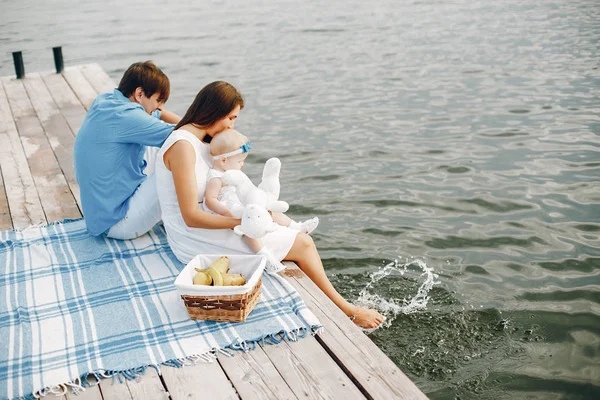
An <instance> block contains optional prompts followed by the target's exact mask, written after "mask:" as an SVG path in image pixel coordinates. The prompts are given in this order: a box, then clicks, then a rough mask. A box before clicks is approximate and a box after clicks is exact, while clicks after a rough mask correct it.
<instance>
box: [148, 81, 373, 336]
mask: <svg viewBox="0 0 600 400" xmlns="http://www.w3.org/2000/svg"><path fill="white" fill-rule="evenodd" d="M243 107H244V101H243V98H242V96H241V94H240V93H239V92H238V91H237V89H236V88H235V87H233V86H232V85H231V84H229V83H227V82H223V81H216V82H212V83H210V84H208V85H206V86H205V87H204V88H203V89H202V90H200V92H199V93H198V95H197V96H196V98H195V100H194V102H193V103H192V105H191V106H190V107H189V109H188V110H187V112H186V114H185V115H184V117H183V118H182V119H181V121H180V122H179V124H177V126H176V127H175V130H174V131H173V133H171V135H170V136H169V137H168V138H167V140H166V141H165V142H164V144H163V145H162V147H161V149H160V151H159V152H158V155H157V159H156V184H157V189H158V198H159V202H160V207H161V210H162V220H163V223H164V226H165V229H166V231H167V239H168V241H169V245H170V246H171V249H172V250H173V252H174V253H175V256H176V257H177V258H178V259H179V260H180V261H181V262H183V263H187V262H189V261H190V260H191V259H192V258H193V257H194V256H196V255H197V254H249V253H251V254H253V252H252V251H251V250H250V249H249V248H248V246H247V244H246V243H245V242H244V240H243V239H242V238H241V237H240V236H238V235H236V234H235V233H234V232H233V230H232V229H233V228H234V227H235V226H237V225H239V224H240V220H239V219H237V218H233V217H224V216H221V215H215V214H211V213H208V212H206V211H203V210H202V208H201V207H200V206H199V203H202V200H203V196H204V192H205V189H206V182H207V177H208V171H209V170H210V168H211V166H212V157H211V155H210V150H209V145H208V143H210V139H212V137H213V136H215V135H218V134H219V133H220V132H222V131H223V130H225V129H233V128H234V125H235V120H236V118H237V117H238V115H239V113H240V111H241V109H242V108H243ZM263 243H264V245H265V246H266V247H268V248H269V250H270V251H271V252H272V253H273V254H274V255H275V256H276V257H277V258H279V259H280V260H290V261H294V262H296V264H298V267H300V269H301V270H302V271H304V273H306V275H308V277H309V278H310V279H311V280H312V281H313V282H315V283H316V284H317V286H318V287H319V288H320V289H321V290H322V291H323V292H324V293H325V294H326V295H327V296H328V297H329V298H330V299H331V300H332V301H333V302H334V303H335V304H336V305H337V306H338V307H339V308H340V309H341V310H342V311H343V312H344V313H345V314H346V315H348V316H349V317H350V318H351V319H352V320H353V321H354V322H355V323H356V324H357V325H358V326H360V327H363V328H374V327H376V326H378V325H379V324H381V322H382V321H383V316H382V315H381V314H379V313H378V312H377V311H376V310H373V309H365V308H361V307H358V306H355V305H353V304H351V303H349V302H348V301H347V300H346V299H344V298H343V297H342V296H341V295H340V294H339V293H338V292H337V291H336V290H335V288H334V287H333V285H332V284H331V282H330V281H329V279H328V278H327V275H326V274H325V270H324V269H323V263H322V262H321V258H320V257H319V253H318V252H317V248H316V246H315V244H314V242H313V240H312V238H311V237H310V236H309V235H307V234H305V233H302V232H298V231H296V230H292V229H290V228H287V227H284V226H280V227H279V229H278V230H277V231H275V232H272V233H270V234H268V235H267V236H266V237H265V238H264V239H263Z"/></svg>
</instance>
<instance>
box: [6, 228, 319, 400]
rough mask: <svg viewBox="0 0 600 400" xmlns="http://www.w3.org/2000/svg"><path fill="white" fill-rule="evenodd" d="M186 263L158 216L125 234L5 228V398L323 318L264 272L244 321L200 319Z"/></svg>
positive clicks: (271, 335) (274, 334) (129, 372)
mask: <svg viewBox="0 0 600 400" xmlns="http://www.w3.org/2000/svg"><path fill="white" fill-rule="evenodd" d="M182 268H183V265H182V264H181V263H180V262H179V261H178V260H177V259H176V258H175V256H174V255H173V253H172V252H171V250H170V248H169V245H168V244H167V240H166V236H165V232H164V228H163V227H162V225H160V224H159V225H157V226H156V227H155V228H154V229H153V230H152V231H151V232H149V233H148V234H146V235H144V236H142V237H140V238H138V239H135V240H125V241H122V240H112V239H107V238H104V237H92V236H90V235H89V234H88V233H87V231H86V229H85V224H84V221H83V220H75V221H65V222H64V223H57V224H51V225H48V226H42V227H32V228H28V229H26V230H23V231H3V232H0V399H11V398H16V397H24V398H33V397H34V394H35V395H38V394H43V393H44V392H45V391H47V390H52V389H53V388H54V389H55V388H56V387H57V386H59V385H65V384H67V383H68V386H72V387H75V388H77V387H78V385H83V386H85V383H86V378H87V377H88V376H89V375H90V374H91V375H95V376H96V377H107V376H118V377H119V379H121V378H127V379H132V378H134V377H135V376H136V375H138V374H140V373H141V372H143V371H144V370H145V369H146V368H147V367H148V366H154V367H157V368H158V367H160V366H161V365H168V366H181V365H183V362H184V361H186V360H194V359H198V358H203V357H207V356H208V355H210V354H211V351H213V352H214V351H215V350H217V349H236V350H237V349H240V348H241V349H243V350H246V349H248V348H253V347H254V346H255V345H256V343H257V342H261V341H264V342H266V343H276V342H278V341H280V340H281V339H282V338H287V339H291V340H295V339H296V338H298V337H303V336H305V335H306V334H310V333H314V332H315V330H316V329H317V328H319V326H320V325H319V321H318V320H317V318H316V317H315V316H314V314H313V313H312V312H311V311H309V310H308V308H306V305H305V304H304V302H303V301H302V298H301V297H300V296H299V294H298V293H297V292H296V291H295V289H294V288H293V287H292V286H291V285H290V284H289V283H287V282H286V281H285V280H284V279H282V278H280V277H279V276H271V275H266V274H265V275H264V276H263V286H262V290H261V299H260V302H259V303H258V304H257V305H256V307H255V309H254V310H253V311H252V312H251V313H250V315H249V316H248V319H247V320H246V322H243V323H224V322H221V323H219V322H212V321H193V320H191V319H189V317H188V314H187V310H186V308H185V305H184V304H183V301H182V300H181V298H180V296H179V294H178V293H177V290H176V288H175V286H174V284H173V282H174V280H175V278H176V276H177V275H178V274H179V271H180V270H181V269H182Z"/></svg>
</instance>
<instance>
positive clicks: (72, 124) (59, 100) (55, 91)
mask: <svg viewBox="0 0 600 400" xmlns="http://www.w3.org/2000/svg"><path fill="white" fill-rule="evenodd" d="M41 75H42V79H43V80H44V83H45V84H46V87H47V88H48V91H49V92H50V94H51V95H52V98H53V99H54V102H55V103H56V105H57V106H58V109H59V110H60V113H61V114H62V116H63V118H64V119H65V120H66V121H67V124H69V128H71V132H72V133H73V135H76V134H77V132H78V131H79V128H80V127H81V124H82V123H83V120H84V118H85V113H86V110H85V107H83V104H81V102H80V101H79V99H78V98H77V96H76V95H75V93H73V91H72V90H71V87H70V86H69V84H68V83H67V81H66V80H65V78H64V76H63V75H61V74H55V73H47V74H41Z"/></svg>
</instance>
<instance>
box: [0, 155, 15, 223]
mask: <svg viewBox="0 0 600 400" xmlns="http://www.w3.org/2000/svg"><path fill="white" fill-rule="evenodd" d="M12 228H13V224H12V218H10V208H9V207H8V198H7V197H6V189H5V188H4V178H2V165H1V164H0V230H7V229H12Z"/></svg>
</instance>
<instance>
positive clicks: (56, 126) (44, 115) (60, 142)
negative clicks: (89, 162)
mask: <svg viewBox="0 0 600 400" xmlns="http://www.w3.org/2000/svg"><path fill="white" fill-rule="evenodd" d="M23 84H24V85H25V89H26V91H27V94H28V95H29V98H30V99H31V103H32V105H33V108H34V110H35V112H36V113H37V116H38V119H39V120H40V122H41V124H42V127H43V128H44V132H45V133H46V138H47V139H48V143H50V146H51V148H52V150H53V151H54V155H55V157H56V159H57V161H58V165H59V166H60V169H61V170H62V174H63V175H64V177H65V179H66V181H67V184H68V185H69V189H70V191H71V194H72V195H73V198H74V199H75V201H76V203H77V205H78V211H79V213H78V214H77V213H73V214H72V215H71V216H69V217H68V218H80V217H81V215H82V208H81V201H80V196H79V185H78V184H77V179H76V178H75V166H74V164H73V146H74V144H75V137H74V136H73V133H72V132H71V128H70V127H69V126H68V124H67V121H65V119H64V118H63V116H62V114H61V113H60V111H59V109H58V106H57V105H56V103H55V102H54V99H53V98H52V95H51V94H50V92H49V91H48V88H47V87H46V84H45V83H44V81H43V80H42V77H41V76H40V75H39V74H29V75H28V77H27V79H25V80H24V81H23ZM81 109H82V110H83V107H82V108H81ZM67 210H68V211H69V212H71V210H70V209H67Z"/></svg>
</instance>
